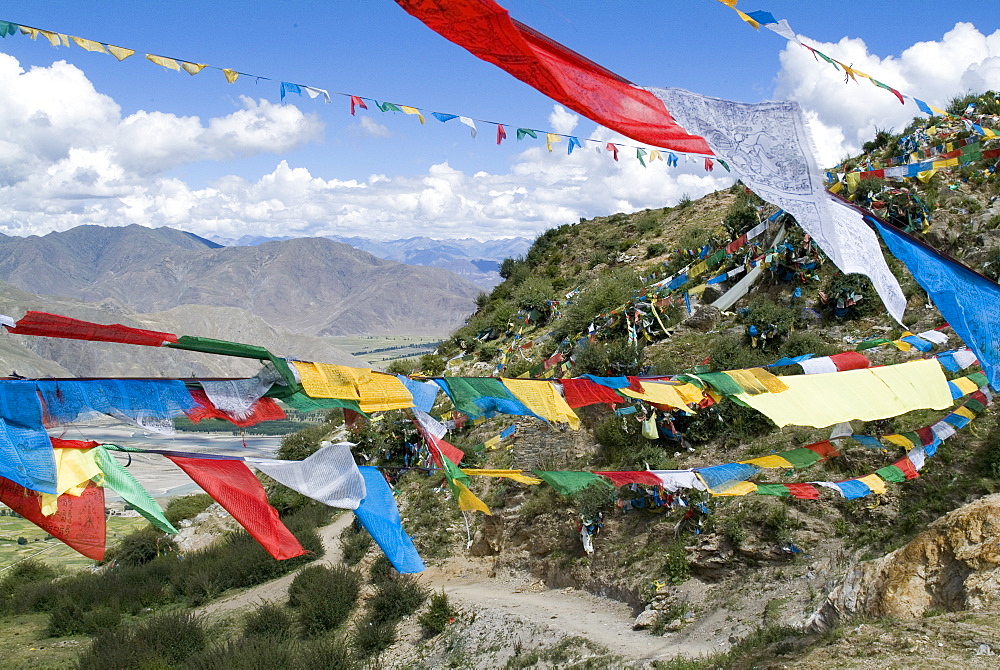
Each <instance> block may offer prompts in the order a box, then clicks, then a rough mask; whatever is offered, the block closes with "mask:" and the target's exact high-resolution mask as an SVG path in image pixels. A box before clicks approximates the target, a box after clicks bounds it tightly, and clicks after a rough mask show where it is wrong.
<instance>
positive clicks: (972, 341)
mask: <svg viewBox="0 0 1000 670" xmlns="http://www.w3.org/2000/svg"><path fill="white" fill-rule="evenodd" d="M869 220H871V221H874V222H875V225H876V228H877V229H878V231H879V233H881V235H882V239H884V240H885V243H886V246H888V247H889V251H891V252H892V255H893V256H895V257H896V258H898V259H899V260H901V261H902V262H903V264H904V265H906V267H907V269H908V270H909V271H910V274H912V275H913V278H914V279H916V280H917V283H918V284H920V287H921V288H923V289H924V290H925V291H926V292H927V295H929V296H930V298H931V300H932V301H933V302H934V305H935V306H936V307H937V308H938V310H939V311H940V312H941V316H943V317H944V318H945V320H946V321H947V322H948V324H949V325H950V326H951V327H952V329H953V330H954V331H955V332H956V333H957V334H958V336H959V337H961V338H962V340H963V341H964V342H965V343H966V344H967V345H968V347H969V348H970V349H972V352H973V353H974V354H976V358H978V359H979V362H980V364H982V366H983V371H984V372H986V375H987V377H989V380H990V385H991V386H992V387H993V388H1000V286H998V285H997V284H996V283H995V282H992V281H990V280H989V279H986V278H985V277H983V276H981V275H978V274H976V273H975V272H973V271H972V270H970V269H968V268H966V267H964V266H962V265H959V264H958V263H957V262H955V261H951V260H949V259H947V258H945V257H944V256H942V255H941V254H939V253H937V252H936V251H933V250H932V249H930V248H928V247H924V246H922V245H920V244H917V243H916V242H913V241H911V240H910V239H909V238H908V237H906V236H904V235H903V234H902V233H900V232H899V231H897V230H896V229H894V228H892V227H891V226H888V225H885V224H883V223H882V222H880V221H879V220H877V219H873V218H870V217H869Z"/></svg>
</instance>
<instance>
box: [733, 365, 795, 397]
mask: <svg viewBox="0 0 1000 670" xmlns="http://www.w3.org/2000/svg"><path fill="white" fill-rule="evenodd" d="M726 374H727V375H729V377H731V378H732V380H733V381H734V382H736V383H737V384H739V385H740V386H742V387H743V389H744V390H745V391H746V392H747V393H750V394H752V395H757V394H759V393H781V392H783V391H787V390H788V385H787V384H785V382H783V381H781V379H780V378H778V377H776V376H774V375H773V374H771V373H770V372H768V371H767V370H765V369H764V368H750V369H749V370H727V371H726Z"/></svg>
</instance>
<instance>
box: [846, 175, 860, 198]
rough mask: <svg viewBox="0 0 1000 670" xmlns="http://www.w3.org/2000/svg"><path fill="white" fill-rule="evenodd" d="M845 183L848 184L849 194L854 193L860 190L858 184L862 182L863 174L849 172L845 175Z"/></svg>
mask: <svg viewBox="0 0 1000 670" xmlns="http://www.w3.org/2000/svg"><path fill="white" fill-rule="evenodd" d="M844 181H846V182H847V192H848V193H854V192H855V191H857V190H858V183H859V182H860V181H861V173H860V172H848V173H847V174H845V175H844Z"/></svg>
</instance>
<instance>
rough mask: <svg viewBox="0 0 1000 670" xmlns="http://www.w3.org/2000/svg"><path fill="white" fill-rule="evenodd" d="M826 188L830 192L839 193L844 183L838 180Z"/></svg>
mask: <svg viewBox="0 0 1000 670" xmlns="http://www.w3.org/2000/svg"><path fill="white" fill-rule="evenodd" d="M826 190H828V191H829V192H830V193H840V192H841V191H843V190H844V184H843V183H841V182H839V181H838V182H835V183H834V184H833V185H832V186H830V188H828V189H826Z"/></svg>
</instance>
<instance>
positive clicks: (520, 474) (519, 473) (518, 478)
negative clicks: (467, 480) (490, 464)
mask: <svg viewBox="0 0 1000 670" xmlns="http://www.w3.org/2000/svg"><path fill="white" fill-rule="evenodd" d="M462 472H464V473H465V474H467V475H469V476H471V477H503V478H504V479H512V480H514V481H515V482H520V483H521V484H532V485H534V484H541V483H542V480H541V479H538V478H537V477H532V476H531V475H526V474H524V470H477V469H474V468H462Z"/></svg>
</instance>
